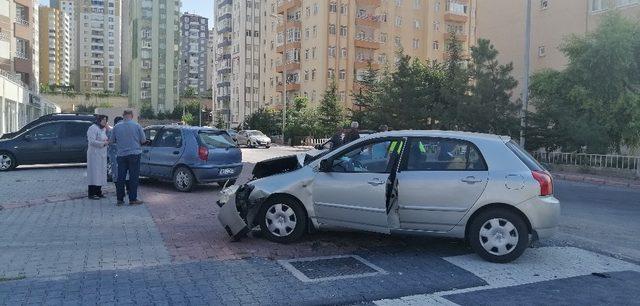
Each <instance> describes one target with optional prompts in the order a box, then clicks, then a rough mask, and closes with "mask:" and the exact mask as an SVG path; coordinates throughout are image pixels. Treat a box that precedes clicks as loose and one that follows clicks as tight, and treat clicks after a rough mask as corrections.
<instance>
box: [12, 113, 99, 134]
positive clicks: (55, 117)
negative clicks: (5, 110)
mask: <svg viewBox="0 0 640 306" xmlns="http://www.w3.org/2000/svg"><path fill="white" fill-rule="evenodd" d="M60 120H81V121H90V122H93V121H95V120H96V115H94V114H80V113H77V114H76V113H61V114H48V115H44V116H42V117H40V118H38V119H36V120H33V121H31V122H29V123H27V124H26V125H25V126H23V127H22V128H21V129H20V130H18V131H16V132H11V133H5V134H2V137H0V139H10V138H13V137H15V136H17V135H20V134H22V133H24V132H25V131H26V130H29V129H31V128H32V127H34V126H36V125H39V124H41V123H45V122H49V121H60Z"/></svg>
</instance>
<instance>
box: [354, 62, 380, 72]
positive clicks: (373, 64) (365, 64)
mask: <svg viewBox="0 0 640 306" xmlns="http://www.w3.org/2000/svg"><path fill="white" fill-rule="evenodd" d="M369 62H371V68H372V69H373V70H379V69H380V65H379V64H378V63H376V62H374V61H373V60H371V61H369V60H356V62H355V65H354V66H355V68H356V70H358V69H369Z"/></svg>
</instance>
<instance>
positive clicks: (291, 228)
mask: <svg viewBox="0 0 640 306" xmlns="http://www.w3.org/2000/svg"><path fill="white" fill-rule="evenodd" d="M256 218H258V221H259V224H260V230H261V231H262V234H263V235H264V236H265V237H266V238H267V239H269V240H271V241H273V242H278V243H291V242H295V241H296V240H298V239H300V237H302V235H304V231H305V229H306V228H307V213H306V210H305V208H304V207H303V206H302V204H300V202H298V201H296V200H294V199H292V198H289V197H282V196H279V197H274V198H271V199H269V200H267V201H265V202H264V203H263V204H262V207H261V208H260V211H259V212H258V215H257V216H256ZM287 220H288V221H287ZM277 222H279V223H277ZM271 225H273V226H271Z"/></svg>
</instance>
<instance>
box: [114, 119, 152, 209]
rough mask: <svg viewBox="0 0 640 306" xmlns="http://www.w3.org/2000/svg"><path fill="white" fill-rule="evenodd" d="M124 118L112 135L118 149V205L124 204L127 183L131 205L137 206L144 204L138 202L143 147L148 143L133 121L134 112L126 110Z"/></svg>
mask: <svg viewBox="0 0 640 306" xmlns="http://www.w3.org/2000/svg"><path fill="white" fill-rule="evenodd" d="M122 116H123V117H124V119H123V121H121V122H120V123H118V124H117V125H116V126H115V127H114V128H113V133H112V135H111V143H115V144H116V148H117V153H116V155H117V160H118V174H117V178H118V180H117V182H116V193H117V198H118V202H117V205H118V206H120V205H122V204H124V196H125V186H124V185H125V183H126V184H127V187H128V195H129V204H130V205H137V204H142V201H140V200H138V182H139V175H140V155H141V154H142V148H141V146H142V145H143V144H144V143H145V142H146V137H145V135H144V131H143V130H142V127H141V126H140V125H139V124H138V123H136V122H135V121H133V111H131V110H125V111H124V113H123V115H122ZM127 174H128V175H129V181H128V182H126V178H127Z"/></svg>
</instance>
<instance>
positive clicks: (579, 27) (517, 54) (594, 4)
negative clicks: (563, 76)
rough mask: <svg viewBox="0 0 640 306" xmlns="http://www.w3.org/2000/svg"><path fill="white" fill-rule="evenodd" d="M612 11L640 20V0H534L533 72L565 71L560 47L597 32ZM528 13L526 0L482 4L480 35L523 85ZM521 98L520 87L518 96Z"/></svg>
mask: <svg viewBox="0 0 640 306" xmlns="http://www.w3.org/2000/svg"><path fill="white" fill-rule="evenodd" d="M496 8H499V9H496ZM612 11H618V12H619V13H620V14H621V15H623V16H626V17H628V18H630V19H632V20H640V0H532V1H531V49H530V65H531V66H530V73H532V74H533V73H535V72H536V71H540V70H542V69H545V68H551V69H558V70H560V69H563V68H564V67H565V66H566V64H567V58H566V57H565V56H564V54H563V53H562V51H560V48H559V47H560V45H561V44H562V42H563V41H564V39H565V38H566V37H567V36H569V35H571V34H578V35H584V34H586V33H588V32H590V31H593V30H594V29H596V28H597V26H598V24H599V23H600V20H601V19H602V17H603V16H605V15H606V14H607V13H608V12H612ZM525 13H526V0H517V1H514V0H492V1H479V2H478V13H477V23H478V25H477V27H478V36H479V37H481V38H488V39H490V40H491V42H492V43H493V44H494V45H495V47H496V49H497V50H498V51H499V52H500V54H499V56H498V59H499V61H500V62H501V63H509V62H513V64H514V70H513V76H514V77H515V78H516V79H517V80H518V82H519V84H522V82H523V80H524V57H525V55H524V51H525V47H524V46H525V41H524V39H525V36H526V35H525V19H526V18H525V17H526V14H525ZM521 95H522V87H521V85H519V87H518V88H517V89H516V91H515V92H514V97H516V98H517V97H520V96H521Z"/></svg>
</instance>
